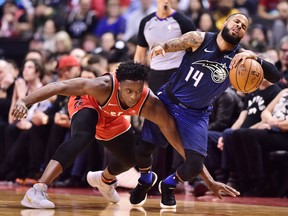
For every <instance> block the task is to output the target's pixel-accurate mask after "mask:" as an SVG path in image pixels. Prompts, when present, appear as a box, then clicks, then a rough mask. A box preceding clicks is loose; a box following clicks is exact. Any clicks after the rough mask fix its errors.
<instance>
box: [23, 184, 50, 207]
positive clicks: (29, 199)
mask: <svg viewBox="0 0 288 216" xmlns="http://www.w3.org/2000/svg"><path fill="white" fill-rule="evenodd" d="M47 189H48V187H47V185H46V184H43V183H37V184H34V185H33V187H32V188H30V189H29V190H28V191H27V192H26V194H25V196H24V198H23V200H22V201H21V205H23V206H25V207H28V208H36V209H46V208H55V204H54V203H53V202H51V201H50V200H49V198H48V195H47Z"/></svg>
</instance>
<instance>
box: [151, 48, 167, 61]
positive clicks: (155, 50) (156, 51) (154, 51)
mask: <svg viewBox="0 0 288 216" xmlns="http://www.w3.org/2000/svg"><path fill="white" fill-rule="evenodd" d="M157 55H162V56H163V57H164V56H165V50H164V49H163V47H162V46H160V45H157V46H155V47H154V48H153V49H151V51H150V53H149V55H148V57H149V59H152V58H154V57H155V56H157Z"/></svg>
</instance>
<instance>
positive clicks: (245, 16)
mask: <svg viewBox="0 0 288 216" xmlns="http://www.w3.org/2000/svg"><path fill="white" fill-rule="evenodd" d="M236 15H243V16H245V17H246V18H247V20H248V21H249V17H248V16H247V15H246V14H244V13H234V14H231V15H229V16H228V17H227V18H226V21H227V20H228V19H230V18H231V17H233V16H236Z"/></svg>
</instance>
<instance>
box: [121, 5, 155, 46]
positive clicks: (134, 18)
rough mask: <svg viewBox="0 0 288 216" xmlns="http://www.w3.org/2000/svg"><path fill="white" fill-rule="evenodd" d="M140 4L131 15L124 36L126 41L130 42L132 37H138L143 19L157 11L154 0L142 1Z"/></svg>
mask: <svg viewBox="0 0 288 216" xmlns="http://www.w3.org/2000/svg"><path fill="white" fill-rule="evenodd" d="M140 2H141V5H140V7H139V8H137V9H136V10H134V11H133V12H131V13H130V14H129V17H128V19H127V26H126V31H125V34H124V35H123V40H124V41H128V40H129V39H130V38H131V37H133V36H137V34H138V30H139V24H140V22H141V20H142V18H144V17H145V16H147V15H149V14H151V13H152V12H154V11H156V10H157V8H156V7H155V5H154V4H153V0H141V1H140Z"/></svg>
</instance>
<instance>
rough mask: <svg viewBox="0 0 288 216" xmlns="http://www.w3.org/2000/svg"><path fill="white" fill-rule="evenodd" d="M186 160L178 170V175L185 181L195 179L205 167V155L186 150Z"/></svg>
mask: <svg viewBox="0 0 288 216" xmlns="http://www.w3.org/2000/svg"><path fill="white" fill-rule="evenodd" d="M186 154H187V156H186V158H187V160H186V162H185V164H183V165H182V166H181V167H180V168H179V169H178V170H177V172H178V175H179V176H180V178H181V179H182V180H184V181H190V180H193V179H194V178H195V177H196V176H197V175H199V174H200V172H201V171H202V169H203V163H204V159H205V157H204V156H203V155H201V154H199V153H197V152H195V151H190V150H189V151H186Z"/></svg>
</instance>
